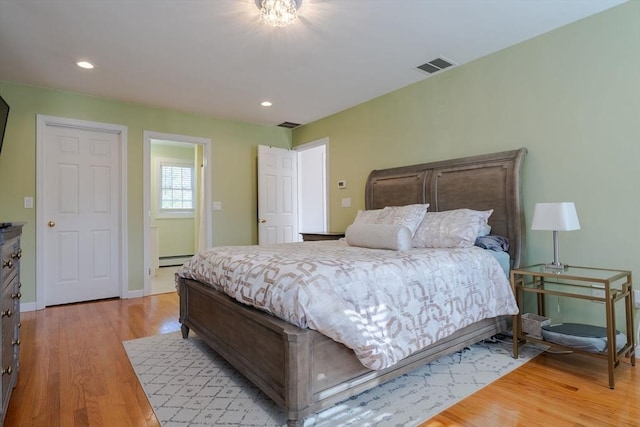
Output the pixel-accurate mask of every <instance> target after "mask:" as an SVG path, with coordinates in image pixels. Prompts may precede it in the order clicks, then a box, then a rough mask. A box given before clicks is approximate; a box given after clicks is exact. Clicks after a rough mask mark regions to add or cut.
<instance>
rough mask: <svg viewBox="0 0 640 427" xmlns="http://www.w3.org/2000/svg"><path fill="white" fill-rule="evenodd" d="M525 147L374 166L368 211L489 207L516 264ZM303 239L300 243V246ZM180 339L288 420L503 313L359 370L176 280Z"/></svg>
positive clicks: (418, 360) (332, 346) (247, 310)
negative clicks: (382, 365)
mask: <svg viewBox="0 0 640 427" xmlns="http://www.w3.org/2000/svg"><path fill="white" fill-rule="evenodd" d="M526 152H527V151H526V149H524V148H521V149H519V150H514V151H507V152H502V153H494V154H488V155H482V156H473V157H465V158H462V159H455V160H447V161H441V162H434V163H425V164H420V165H413V166H404V167H399V168H393V169H384V170H374V171H372V172H371V173H370V175H369V177H368V180H367V185H366V195H365V205H366V208H367V209H376V208H382V207H384V206H399V205H407V204H412V203H430V207H429V210H430V211H443V210H449V209H456V208H463V207H466V208H471V209H477V210H486V209H494V212H493V214H492V215H491V217H490V218H489V223H490V225H491V227H492V233H493V234H500V235H503V236H507V237H508V238H509V240H510V250H509V253H510V257H511V262H512V266H513V267H518V266H519V264H520V261H521V259H522V256H523V250H524V244H525V240H524V239H525V234H524V214H523V210H522V191H521V182H520V174H521V166H522V162H523V159H524V156H525V155H526ZM302 244H304V243H302ZM178 290H179V294H180V322H181V323H182V336H183V337H184V338H187V337H188V334H189V330H193V331H195V333H196V334H197V335H199V336H200V337H201V338H202V339H203V340H204V341H205V342H207V343H208V344H209V345H210V346H211V347H212V348H213V349H214V350H215V351H216V352H217V353H218V354H220V355H221V356H222V357H223V358H225V359H226V360H227V361H228V362H229V363H230V364H231V365H233V366H234V367H235V368H236V369H237V370H238V371H240V372H241V373H242V374H243V375H245V376H246V377H247V378H248V379H249V380H250V381H251V382H253V383H254V384H255V385H256V386H257V387H258V388H260V389H261V390H262V391H263V392H264V393H265V394H266V395H267V396H269V397H270V398H271V399H273V400H274V401H275V402H276V403H277V404H279V405H280V406H282V407H283V408H284V410H285V411H286V414H287V418H288V425H289V426H297V425H302V423H303V418H304V417H305V416H307V415H309V414H312V413H315V412H318V411H320V410H322V409H324V408H327V407H330V406H332V405H334V404H336V403H338V402H340V401H343V400H345V399H347V398H349V397H351V396H355V395H357V394H359V393H361V392H363V391H365V390H368V389H370V388H372V387H375V386H376V385H379V384H381V383H383V382H385V381H388V380H390V379H393V378H396V377H398V376H400V375H403V374H405V373H407V372H409V371H410V370H412V369H414V368H416V367H418V366H421V365H423V364H425V363H428V362H430V361H432V360H434V359H436V358H438V357H440V356H442V355H445V354H449V353H452V352H454V351H457V350H460V349H462V348H464V347H465V346H468V345H471V344H473V343H476V342H478V341H481V340H482V339H485V338H488V337H491V336H492V335H494V334H496V333H498V332H501V331H504V330H505V328H506V321H507V318H506V317H500V318H493V319H486V320H484V321H481V322H478V323H476V324H474V325H470V326H468V327H466V328H464V329H462V330H460V331H458V332H456V333H454V334H453V335H451V336H449V337H447V338H445V339H443V340H441V341H438V342H437V343H435V344H432V345H430V346H429V347H427V348H425V349H423V350H421V351H419V352H417V353H414V354H412V355H410V356H409V357H407V358H405V359H403V360H402V361H400V362H399V363H397V364H396V365H394V366H391V367H389V368H387V369H384V370H381V371H371V370H369V369H367V368H365V367H364V366H363V365H362V364H361V363H360V362H359V361H358V359H357V358H356V357H355V355H354V353H353V352H352V351H351V350H350V349H348V348H347V347H345V346H344V345H342V344H340V343H337V342H335V341H333V340H331V339H329V338H327V337H325V336H324V335H322V334H320V333H319V332H316V331H313V330H310V329H300V328H298V327H296V326H293V325H291V324H289V323H287V322H284V321H282V320H279V319H277V318H275V317H273V316H271V315H269V314H267V313H265V312H262V311H259V310H256V309H253V308H251V307H249V306H245V305H242V304H240V303H238V302H236V301H235V300H233V299H231V298H230V297H228V296H226V295H224V294H221V293H219V292H217V291H215V290H214V289H212V288H211V287H210V286H207V285H205V284H202V283H199V282H196V281H193V280H188V279H183V278H180V279H179V282H178Z"/></svg>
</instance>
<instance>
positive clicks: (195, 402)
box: [123, 332, 541, 427]
mask: <svg viewBox="0 0 640 427" xmlns="http://www.w3.org/2000/svg"><path fill="white" fill-rule="evenodd" d="M123 345H124V348H125V350H126V352H127V355H128V356H129V360H130V361H131V364H132V366H133V369H134V370H135V372H136V375H137V376H138V379H139V380H140V383H141V384H142V387H143V389H144V391H145V393H146V395H147V397H148V398H149V402H150V403H151V406H152V407H153V410H154V412H155V414H156V417H157V418H158V420H159V421H160V424H161V425H162V427H178V426H194V427H199V426H260V427H264V426H274V427H280V426H286V424H287V423H286V421H287V420H286V416H285V414H284V412H283V411H282V410H281V409H280V407H278V406H277V405H276V404H275V403H273V402H272V401H271V400H270V399H269V398H268V397H267V396H266V395H264V394H263V393H262V392H261V391H260V390H258V389H257V388H256V387H255V386H253V385H252V384H251V383H250V382H249V381H248V380H246V379H245V378H244V377H243V376H242V375H241V374H239V373H238V372H237V371H236V370H235V369H234V368H233V367H232V366H231V365H229V364H228V363H227V362H225V361H224V360H223V359H222V358H220V357H219V356H218V355H217V354H216V353H215V352H214V351H213V350H211V349H210V348H209V346H207V345H206V344H205V343H204V342H203V341H202V340H200V339H199V338H198V337H197V336H195V334H193V332H192V333H191V334H190V337H189V339H186V340H185V339H182V337H181V335H180V333H179V332H175V333H170V334H163V335H156V336H153V337H149V338H140V339H136V340H131V341H125V342H124V343H123ZM510 351H511V349H510V345H505V344H502V343H479V344H475V345H473V346H471V347H470V348H469V349H467V350H465V351H462V352H458V353H454V354H452V355H449V356H443V357H441V358H439V359H437V360H435V361H433V362H431V363H430V364H428V365H425V366H423V367H421V368H418V369H416V370H415V371H413V372H411V373H409V374H406V375H403V376H401V377H399V378H396V379H394V380H392V381H389V382H387V383H385V384H382V385H380V386H377V387H375V388H373V389H371V390H369V391H366V392H364V393H361V394H359V395H358V396H355V397H353V398H351V399H348V400H346V401H344V402H342V403H339V404H337V405H336V406H334V407H332V408H329V409H325V410H324V411H322V412H320V413H318V414H314V415H310V416H309V417H307V418H306V419H305V422H304V425H305V426H309V427H325V426H326V427H329V426H331V427H335V426H380V427H382V426H415V425H418V424H419V423H420V422H422V421H424V420H427V419H429V418H431V417H432V416H434V415H435V414H437V413H438V412H440V411H442V410H444V409H446V408H448V407H449V406H451V405H453V404H455V403H456V402H458V401H460V400H461V399H464V398H465V397H466V396H469V395H471V394H472V393H474V392H475V391H477V390H479V389H481V388H482V387H484V386H485V385H487V384H489V383H491V382H493V381H495V380H496V379H498V378H500V377H501V376H502V375H505V374H506V373H508V372H510V371H512V370H514V369H515V368H517V367H519V366H521V365H523V364H524V363H525V362H527V361H528V360H530V359H531V358H533V357H534V356H536V355H538V354H539V353H540V352H541V350H540V349H538V348H537V347H534V346H532V345H530V344H527V345H525V346H524V347H522V348H521V350H520V358H519V359H517V360H516V359H514V358H513V357H512V356H511V352H510Z"/></svg>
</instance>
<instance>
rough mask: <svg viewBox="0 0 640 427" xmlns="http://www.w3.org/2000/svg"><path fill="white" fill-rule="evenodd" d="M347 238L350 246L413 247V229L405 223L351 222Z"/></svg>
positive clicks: (394, 248) (398, 249)
mask: <svg viewBox="0 0 640 427" xmlns="http://www.w3.org/2000/svg"><path fill="white" fill-rule="evenodd" d="M345 238H346V239H347V244H349V246H359V247H362V248H370V249H393V250H394V251H404V250H407V249H411V231H410V230H409V229H408V228H407V227H405V226H404V225H393V224H355V223H354V224H351V225H350V226H348V227H347V231H346V232H345Z"/></svg>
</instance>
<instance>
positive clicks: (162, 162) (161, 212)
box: [156, 159, 196, 218]
mask: <svg viewBox="0 0 640 427" xmlns="http://www.w3.org/2000/svg"><path fill="white" fill-rule="evenodd" d="M164 166H168V167H180V168H188V169H191V194H192V206H195V197H196V186H195V185H196V181H195V173H196V170H195V167H194V165H193V163H187V162H180V161H175V160H168V159H159V160H158V181H157V183H158V188H157V192H158V193H157V194H158V197H157V199H158V204H157V206H156V218H194V217H195V208H193V207H192V208H191V209H164V208H163V207H162V189H163V188H162V168H163V167H164Z"/></svg>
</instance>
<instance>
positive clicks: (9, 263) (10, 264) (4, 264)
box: [2, 259, 13, 268]
mask: <svg viewBox="0 0 640 427" xmlns="http://www.w3.org/2000/svg"><path fill="white" fill-rule="evenodd" d="M5 267H7V268H13V260H12V259H10V260H9V261H2V268H5Z"/></svg>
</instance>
